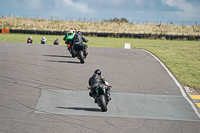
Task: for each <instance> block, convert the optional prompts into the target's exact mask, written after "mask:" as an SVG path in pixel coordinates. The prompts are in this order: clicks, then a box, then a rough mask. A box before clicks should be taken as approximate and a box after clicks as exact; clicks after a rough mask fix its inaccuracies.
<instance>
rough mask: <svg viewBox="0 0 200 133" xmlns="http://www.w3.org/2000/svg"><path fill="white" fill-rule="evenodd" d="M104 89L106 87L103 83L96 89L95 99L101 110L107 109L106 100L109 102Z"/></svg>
mask: <svg viewBox="0 0 200 133" xmlns="http://www.w3.org/2000/svg"><path fill="white" fill-rule="evenodd" d="M106 89H107V86H104V85H100V86H99V87H98V88H97V89H96V96H95V99H96V101H97V105H98V106H99V107H100V108H101V110H102V112H106V111H107V105H108V102H109V99H108V94H107V91H106Z"/></svg>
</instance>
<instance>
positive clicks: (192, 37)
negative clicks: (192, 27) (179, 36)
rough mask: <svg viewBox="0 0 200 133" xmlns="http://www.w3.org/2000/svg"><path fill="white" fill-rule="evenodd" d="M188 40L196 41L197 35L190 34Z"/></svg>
mask: <svg viewBox="0 0 200 133" xmlns="http://www.w3.org/2000/svg"><path fill="white" fill-rule="evenodd" d="M188 40H190V41H194V40H196V37H195V36H189V38H188Z"/></svg>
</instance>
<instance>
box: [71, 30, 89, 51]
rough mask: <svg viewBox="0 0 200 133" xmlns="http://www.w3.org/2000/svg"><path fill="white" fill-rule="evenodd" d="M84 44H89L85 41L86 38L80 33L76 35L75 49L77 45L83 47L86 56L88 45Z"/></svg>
mask: <svg viewBox="0 0 200 133" xmlns="http://www.w3.org/2000/svg"><path fill="white" fill-rule="evenodd" d="M83 42H88V40H86V39H85V37H84V36H83V35H82V33H81V32H80V31H78V32H77V34H75V35H74V44H73V45H74V47H75V46H76V45H80V46H83V53H84V54H85V55H87V54H88V53H87V48H88V45H87V44H85V43H83Z"/></svg>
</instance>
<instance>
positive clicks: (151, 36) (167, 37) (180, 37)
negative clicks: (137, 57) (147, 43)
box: [0, 29, 200, 40]
mask: <svg viewBox="0 0 200 133" xmlns="http://www.w3.org/2000/svg"><path fill="white" fill-rule="evenodd" d="M0 32H2V29H0ZM9 33H19V34H38V35H65V33H66V32H65V31H41V30H13V29H10V30H9ZM82 34H83V35H84V36H96V37H116V38H140V39H142V38H146V39H163V40H200V36H190V35H188V36H186V35H157V34H132V33H97V32H82Z"/></svg>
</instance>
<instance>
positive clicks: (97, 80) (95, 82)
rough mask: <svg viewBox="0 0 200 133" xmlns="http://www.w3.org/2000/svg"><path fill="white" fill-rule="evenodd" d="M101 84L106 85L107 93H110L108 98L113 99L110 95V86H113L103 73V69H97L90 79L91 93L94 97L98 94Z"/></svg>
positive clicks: (89, 87)
mask: <svg viewBox="0 0 200 133" xmlns="http://www.w3.org/2000/svg"><path fill="white" fill-rule="evenodd" d="M101 85H103V86H105V87H106V88H107V89H106V93H107V95H108V99H109V100H111V97H110V88H111V85H109V83H108V82H107V81H106V80H105V79H104V77H103V76H102V75H101V70H99V69H96V70H95V71H94V74H93V75H92V77H90V79H89V86H88V89H90V90H91V91H90V92H89V95H90V96H91V97H94V96H95V95H96V88H97V87H99V86H101ZM95 102H96V99H95Z"/></svg>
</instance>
